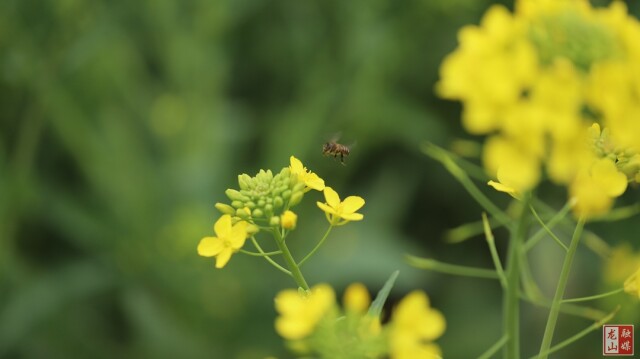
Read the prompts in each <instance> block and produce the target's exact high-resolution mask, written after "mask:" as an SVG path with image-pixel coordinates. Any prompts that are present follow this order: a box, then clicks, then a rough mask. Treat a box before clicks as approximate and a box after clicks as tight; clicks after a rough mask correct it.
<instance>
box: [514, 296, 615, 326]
mask: <svg viewBox="0 0 640 359" xmlns="http://www.w3.org/2000/svg"><path fill="white" fill-rule="evenodd" d="M520 298H521V299H522V300H525V301H527V302H529V303H531V304H533V305H536V306H538V307H545V308H551V304H552V302H551V301H550V300H545V299H537V298H531V297H529V296H527V295H525V294H524V293H520ZM560 312H561V313H564V314H568V315H573V316H576V317H581V318H586V319H589V320H600V318H602V317H603V316H604V315H606V313H604V312H603V311H601V310H598V309H594V308H591V307H585V306H582V305H578V304H573V303H562V305H561V306H560Z"/></svg>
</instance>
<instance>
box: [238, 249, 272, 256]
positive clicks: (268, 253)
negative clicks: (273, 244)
mask: <svg viewBox="0 0 640 359" xmlns="http://www.w3.org/2000/svg"><path fill="white" fill-rule="evenodd" d="M240 253H243V254H248V255H250V256H254V257H268V256H273V255H276V254H282V252H280V251H275V252H261V253H256V252H251V251H245V250H244V249H241V250H240Z"/></svg>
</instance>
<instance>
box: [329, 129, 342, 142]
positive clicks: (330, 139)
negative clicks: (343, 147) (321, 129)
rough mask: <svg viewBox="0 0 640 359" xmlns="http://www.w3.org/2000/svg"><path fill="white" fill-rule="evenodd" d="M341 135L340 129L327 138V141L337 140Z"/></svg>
mask: <svg viewBox="0 0 640 359" xmlns="http://www.w3.org/2000/svg"><path fill="white" fill-rule="evenodd" d="M340 137H342V131H339V132H336V133H334V134H333V135H331V137H330V138H329V142H338V141H339V140H340Z"/></svg>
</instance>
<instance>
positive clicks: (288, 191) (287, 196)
mask: <svg viewBox="0 0 640 359" xmlns="http://www.w3.org/2000/svg"><path fill="white" fill-rule="evenodd" d="M289 197H291V190H289V189H288V190H286V191H284V192H282V198H284V199H289Z"/></svg>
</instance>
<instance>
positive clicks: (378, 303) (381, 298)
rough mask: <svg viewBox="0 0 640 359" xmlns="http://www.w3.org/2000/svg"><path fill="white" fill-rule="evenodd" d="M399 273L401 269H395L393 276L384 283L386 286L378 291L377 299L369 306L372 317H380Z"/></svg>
mask: <svg viewBox="0 0 640 359" xmlns="http://www.w3.org/2000/svg"><path fill="white" fill-rule="evenodd" d="M398 274H400V271H398V270H397V271H395V272H393V273H392V274H391V277H389V279H387V282H386V283H384V286H383V287H382V289H380V291H379V292H378V295H377V296H376V299H375V300H374V301H373V302H372V303H371V306H370V307H369V313H368V314H369V315H370V316H372V317H379V316H380V313H382V307H384V303H385V302H386V301H387V297H388V296H389V292H391V288H393V284H394V283H395V282H396V278H398Z"/></svg>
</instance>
